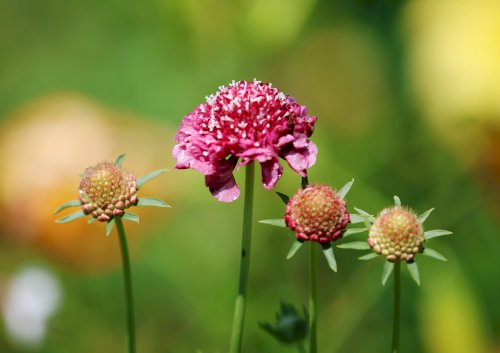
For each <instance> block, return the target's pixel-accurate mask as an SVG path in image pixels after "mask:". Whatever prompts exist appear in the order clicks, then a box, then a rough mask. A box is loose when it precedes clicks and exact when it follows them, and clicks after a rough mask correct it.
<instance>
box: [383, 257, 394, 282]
mask: <svg viewBox="0 0 500 353" xmlns="http://www.w3.org/2000/svg"><path fill="white" fill-rule="evenodd" d="M393 270H394V262H390V261H386V262H385V263H384V271H383V272H382V285H383V286H385V284H386V282H387V280H388V279H389V277H390V276H391V273H392V271H393Z"/></svg>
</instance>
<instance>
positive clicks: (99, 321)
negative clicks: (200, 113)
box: [0, 0, 500, 353]
mask: <svg viewBox="0 0 500 353" xmlns="http://www.w3.org/2000/svg"><path fill="white" fill-rule="evenodd" d="M0 19H1V20H0V53H1V55H0V124H1V127H0V155H1V156H2V158H1V159H0V192H1V193H0V210H1V211H2V212H1V216H0V259H1V260H0V263H1V265H0V298H2V294H3V293H4V292H5V290H6V288H7V286H8V283H9V278H10V277H11V276H13V274H14V273H15V271H16V270H17V269H18V268H19V267H21V266H24V265H25V264H27V263H29V264H38V265H40V266H43V267H45V268H47V269H49V270H51V271H53V273H54V274H55V275H56V276H57V277H58V278H59V280H60V281H61V284H62V289H63V302H62V306H61V308H60V310H59V311H58V312H57V314H56V316H54V317H53V318H52V320H51V321H50V326H49V329H48V334H47V337H46V340H45V342H44V343H43V345H42V346H40V347H38V348H23V347H22V346H20V345H18V344H16V343H14V342H11V340H10V339H9V338H8V335H7V334H6V331H5V330H4V329H3V328H4V326H1V327H0V351H1V352H6V353H18V352H30V351H38V352H47V353H49V352H50V353H59V352H61V353H62V352H68V351H71V352H74V353H79V352H93V351H96V352H103V351H119V350H120V349H122V345H123V325H124V323H123V313H122V278H121V274H120V272H119V268H118V267H117V261H116V256H117V253H118V248H117V247H116V239H115V236H114V235H115V234H112V235H111V236H110V237H109V238H106V237H105V236H104V229H99V225H98V224H93V225H92V226H87V224H85V223H84V222H83V224H81V225H80V226H78V225H77V226H70V225H57V226H56V225H53V224H52V222H53V220H54V219H55V218H54V216H52V215H51V212H52V211H53V210H54V209H55V206H56V205H57V204H59V203H60V202H61V201H64V200H66V199H71V198H74V197H73V196H71V195H73V193H75V196H76V190H77V185H78V180H79V179H78V173H80V172H81V171H82V170H83V169H84V168H85V167H86V166H88V165H89V164H91V163H95V162H98V161H101V160H104V159H113V158H114V157H115V156H116V155H118V154H119V153H122V152H124V153H126V154H127V160H126V165H125V167H126V168H129V169H130V170H131V171H134V172H136V173H137V174H144V172H147V171H149V170H153V169H158V168H161V167H164V166H167V167H169V168H172V167H173V165H174V161H173V160H172V158H171V157H170V151H171V147H172V145H173V136H174V131H175V129H176V127H177V125H178V123H179V122H180V120H181V118H182V117H183V116H184V115H185V114H187V113H188V112H190V111H191V110H192V109H194V107H195V106H196V105H197V104H199V103H201V102H202V100H203V97H205V96H206V95H209V94H211V93H213V92H215V91H216V89H217V87H218V86H219V85H223V84H227V83H228V82H230V81H231V80H233V79H235V80H239V79H247V80H248V79H252V78H254V77H256V78H258V79H260V80H263V81H269V82H273V84H274V85H275V86H276V87H278V88H280V89H282V90H283V91H284V92H286V93H288V94H290V95H292V96H295V97H296V98H297V100H298V101H299V102H300V103H301V104H305V105H307V106H308V107H309V111H310V113H311V114H313V115H318V124H317V130H316V132H315V135H314V136H313V140H314V141H315V142H316V143H317V145H318V148H319V156H318V161H317V164H316V165H315V166H314V167H313V168H312V169H311V171H310V180H311V181H313V182H326V183H330V184H332V185H334V186H337V187H340V186H341V185H343V184H344V183H345V182H347V181H348V180H350V179H351V178H352V177H354V178H355V179H356V181H355V184H354V186H353V188H352V189H351V192H350V194H349V196H348V204H349V207H352V206H360V207H362V208H363V209H366V210H367V211H369V212H372V213H376V212H377V210H380V209H382V208H383V207H385V206H387V205H389V204H391V203H392V196H393V195H394V194H397V195H399V196H400V197H401V199H402V201H403V203H404V204H407V205H411V206H412V207H414V208H415V209H416V211H417V212H422V211H424V210H426V209H428V208H429V207H436V210H435V212H434V213H433V215H432V216H431V217H430V218H429V220H428V223H427V226H428V227H429V229H433V228H443V229H449V230H452V231H453V232H454V235H453V236H450V237H444V238H443V239H437V240H436V241H435V244H436V245H435V246H434V247H435V248H436V249H437V250H438V251H440V252H441V253H443V254H444V255H445V256H446V257H447V258H448V259H449V261H448V263H439V262H435V261H434V260H432V259H428V258H422V259H421V260H420V261H419V264H420V266H421V279H422V288H417V287H416V286H415V285H414V283H412V281H411V279H409V278H405V277H404V278H403V288H402V300H403V311H402V315H403V327H402V348H403V349H404V351H405V352H408V353H411V352H415V353H416V352H419V353H420V352H429V353H448V352H461V351H463V352H466V351H467V352H499V351H500V341H499V337H500V304H499V302H498V296H499V294H500V282H499V281H498V278H500V266H499V265H500V256H499V255H500V253H499V250H498V249H500V231H499V228H500V227H499V224H500V220H499V219H500V206H499V204H498V200H499V199H500V182H499V181H500V163H499V160H500V156H499V155H500V151H499V148H498V146H499V145H500V133H499V131H500V123H499V122H500V119H499V117H500V106H499V105H498V102H500V90H499V89H498V82H499V81H498V79H497V77H498V75H497V74H498V67H499V66H498V58H499V57H500V56H499V54H498V53H499V51H498V35H496V33H498V24H499V23H500V10H499V8H498V3H497V2H496V1H494V0H491V1H490V0H481V1H472V0H470V1H465V0H460V1H452V0H447V1H444V0H443V1H440V2H434V1H409V2H405V1H400V2H397V1H389V0H357V1H355V0H353V1H341V0H335V1H326V0H295V1H278V0H276V1H264V0H255V1H243V0H240V1H229V0H224V1H222V0H221V1H212V0H207V1H195V0H187V1H166V0H149V1H145V2H134V1H97V0H86V1H83V0H76V1H72V2H67V1H62V0H48V1H44V2H37V1H14V0H3V1H1V2H0ZM465 34H467V35H465ZM472 44H474V46H473V48H474V49H469V47H468V46H470V45H472ZM464 48H465V49H464ZM464 51H465V52H467V53H468V55H462V53H464ZM68 92H70V93H68ZM482 93H484V94H482ZM478 97H479V98H478ZM492 102H493V103H492ZM494 102H496V105H495V104H494ZM464 131H465V133H464ZM242 174H243V173H241V172H240V173H237V178H238V179H239V181H240V185H242V183H241V181H242V177H243V175H242ZM299 183H300V179H299V178H298V176H297V175H295V174H294V173H293V172H291V171H290V170H289V169H285V172H284V175H283V178H282V180H281V181H280V182H279V184H278V186H277V190H278V191H281V192H284V193H286V194H292V193H293V192H294V191H295V189H296V188H297V187H298V186H299ZM141 191H142V190H141ZM144 192H145V193H146V192H147V193H148V195H145V196H152V195H159V196H161V197H163V198H164V199H165V200H166V201H167V202H168V203H169V204H171V205H172V206H173V208H172V209H169V210H160V211H154V212H151V213H146V212H145V213H144V214H143V215H141V220H142V222H141V225H139V226H136V225H132V226H130V227H129V234H130V235H129V237H130V238H131V241H132V243H134V244H133V245H135V246H134V247H133V253H134V259H133V274H134V287H135V294H136V311H137V326H138V348H139V350H138V351H140V352H195V351H196V350H197V349H200V350H202V351H203V352H205V353H206V352H223V351H225V349H226V347H227V344H228V340H229V331H230V324H231V320H232V310H233V305H234V303H233V301H234V294H235V291H236V278H237V270H238V269H237V263H236V261H237V254H238V248H239V234H240V227H241V224H240V223H241V216H242V206H243V205H242V203H243V201H242V199H239V200H238V201H236V202H234V203H232V204H229V205H228V204H220V203H218V202H216V201H215V199H213V198H212V197H211V196H210V194H209V192H208V191H207V190H206V188H205V187H204V185H203V178H202V176H201V175H200V174H198V173H196V172H194V171H177V170H171V171H170V172H168V173H167V174H165V175H164V176H162V177H161V178H158V180H156V181H155V182H154V183H151V185H148V189H147V190H146V188H145V190H144ZM256 204H257V205H256V207H255V220H259V219H269V218H279V217H281V216H282V214H283V212H284V209H283V205H282V203H281V201H280V200H279V199H278V198H277V197H276V196H275V195H273V193H272V192H269V191H266V190H264V189H263V188H261V187H257V188H256ZM351 209H352V208H351ZM75 223H76V222H75ZM364 236H365V235H361V234H360V235H359V236H358V235H354V236H353V237H359V238H360V239H361V238H362V237H364ZM291 242H292V236H291V234H290V233H287V232H286V231H284V230H282V229H278V228H274V227H266V226H265V225H261V224H257V223H256V224H255V227H254V238H253V253H252V257H253V259H252V265H251V279H250V300H249V305H248V308H247V309H248V311H247V318H246V332H245V338H244V347H245V351H246V352H285V351H288V349H287V348H286V347H283V346H280V345H278V344H277V343H276V342H275V341H273V340H272V338H270V337H268V336H267V335H266V334H265V333H264V332H262V330H260V329H259V328H258V325H257V322H259V321H262V320H265V319H266V318H269V317H270V316H272V314H273V313H274V311H275V308H276V306H277V304H278V303H279V302H280V301H281V300H284V301H286V302H290V303H294V304H295V305H297V306H300V305H301V304H303V303H305V302H306V301H307V283H308V281H307V265H306V263H307V261H306V258H305V255H304V254H301V253H299V254H297V256H296V257H294V258H293V259H291V260H289V261H285V260H284V257H285V255H286V253H287V251H288V249H289V246H290V243H291ZM356 256H357V254H356V253H355V252H354V251H349V250H342V251H341V250H340V249H339V250H337V251H336V257H337V261H338V266H339V272H338V273H337V274H334V273H332V272H331V271H330V270H329V269H328V266H327V265H326V263H325V262H324V261H323V262H322V261H321V260H323V259H322V258H321V257H320V258H319V260H320V261H319V269H320V272H319V280H320V287H319V303H320V313H319V348H320V351H321V352H329V353H332V352H340V351H341V352H370V351H373V347H380V351H387V350H389V345H390V334H391V318H392V316H391V315H392V291H391V289H392V288H391V285H390V284H389V285H387V286H386V287H381V286H380V276H381V266H380V263H378V262H377V261H378V260H374V261H370V262H369V263H365V262H363V263H361V262H359V261H357V260H356ZM0 325H4V324H3V323H2V324H0ZM360 338H362V339H360ZM459 349H461V350H459Z"/></svg>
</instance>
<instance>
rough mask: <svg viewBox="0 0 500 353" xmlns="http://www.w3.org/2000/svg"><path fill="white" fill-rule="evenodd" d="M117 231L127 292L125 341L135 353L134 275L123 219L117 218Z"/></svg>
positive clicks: (128, 349)
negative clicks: (131, 269) (131, 268)
mask: <svg viewBox="0 0 500 353" xmlns="http://www.w3.org/2000/svg"><path fill="white" fill-rule="evenodd" d="M114 219H115V224H116V229H117V230H118V236H119V241H120V249H121V253H122V267H123V285H124V287H123V288H124V290H125V319H126V329H125V337H126V338H125V339H126V344H127V353H135V325H134V300H133V297H132V273H131V271H130V257H129V253H128V247H127V237H126V236H125V229H124V228H123V222H122V219H121V217H115V218H114Z"/></svg>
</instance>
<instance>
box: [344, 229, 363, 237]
mask: <svg viewBox="0 0 500 353" xmlns="http://www.w3.org/2000/svg"><path fill="white" fill-rule="evenodd" d="M365 230H368V228H349V229H348V230H346V231H345V232H344V234H343V235H342V236H343V237H348V236H349V235H353V234H357V233H361V232H364V231H365Z"/></svg>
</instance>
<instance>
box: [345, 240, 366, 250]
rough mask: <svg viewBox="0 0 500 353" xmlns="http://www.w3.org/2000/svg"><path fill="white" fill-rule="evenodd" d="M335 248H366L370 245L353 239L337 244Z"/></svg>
mask: <svg viewBox="0 0 500 353" xmlns="http://www.w3.org/2000/svg"><path fill="white" fill-rule="evenodd" d="M337 248H341V249H353V250H368V249H370V245H368V243H367V242H366V241H353V242H351V243H345V244H340V245H337Z"/></svg>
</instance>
